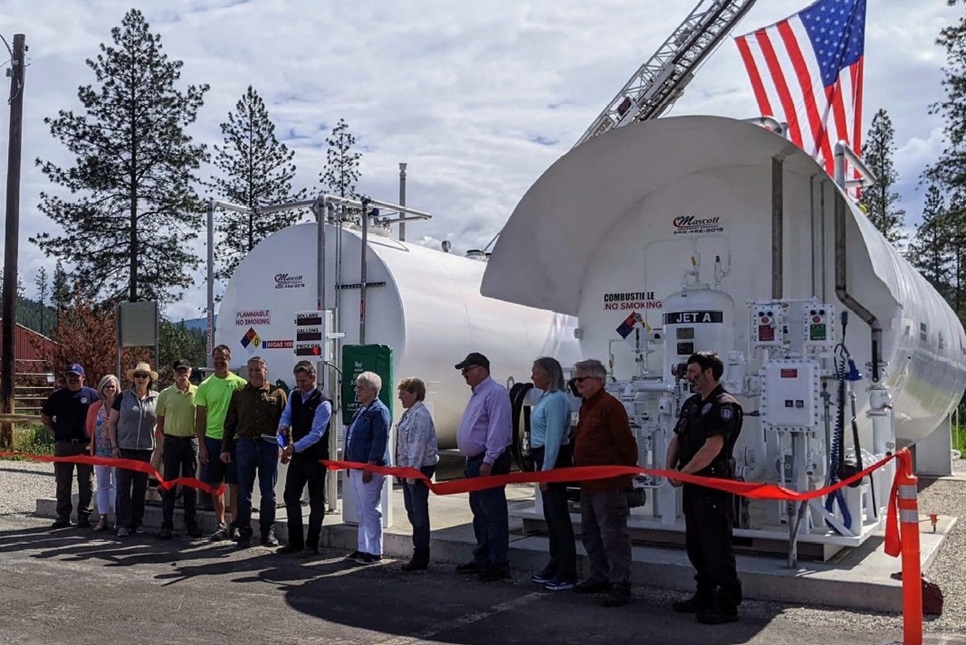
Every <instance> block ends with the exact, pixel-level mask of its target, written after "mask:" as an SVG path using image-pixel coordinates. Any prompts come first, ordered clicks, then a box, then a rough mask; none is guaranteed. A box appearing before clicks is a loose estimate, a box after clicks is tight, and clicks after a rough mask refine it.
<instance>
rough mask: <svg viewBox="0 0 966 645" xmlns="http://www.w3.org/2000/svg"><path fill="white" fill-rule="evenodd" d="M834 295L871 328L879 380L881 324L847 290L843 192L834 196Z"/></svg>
mask: <svg viewBox="0 0 966 645" xmlns="http://www.w3.org/2000/svg"><path fill="white" fill-rule="evenodd" d="M834 199H835V295H836V296H837V297H838V299H839V300H840V301H841V302H842V304H843V305H845V306H846V307H848V308H849V310H850V311H852V312H853V313H854V314H855V315H856V316H858V317H859V318H861V319H862V320H863V321H864V322H865V323H866V324H867V325H869V327H870V328H871V329H872V382H873V383H878V382H879V365H880V364H881V363H882V325H881V323H880V322H879V319H878V318H876V316H875V314H873V313H872V312H871V311H869V309H867V308H866V307H865V305H863V304H862V303H860V302H859V301H858V300H856V299H855V298H854V297H853V296H852V294H850V293H849V290H848V274H847V269H846V264H845V263H846V241H847V240H846V232H845V194H844V193H842V192H838V193H837V194H836V195H835V197H834ZM842 340H843V342H844V340H845V339H844V338H843V339H842Z"/></svg>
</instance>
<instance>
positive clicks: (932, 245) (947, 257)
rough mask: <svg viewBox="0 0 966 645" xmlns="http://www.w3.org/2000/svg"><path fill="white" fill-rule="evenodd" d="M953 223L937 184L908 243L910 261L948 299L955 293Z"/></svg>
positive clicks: (927, 197)
mask: <svg viewBox="0 0 966 645" xmlns="http://www.w3.org/2000/svg"><path fill="white" fill-rule="evenodd" d="M949 224H950V221H949V213H948V211H947V210H946V202H945V199H943V194H942V191H941V190H940V189H939V187H938V186H936V185H935V184H930V185H929V188H928V189H927V190H926V204H925V206H924V208H923V211H922V222H921V223H920V224H919V226H918V227H916V235H915V237H913V238H912V240H910V242H909V252H908V257H909V259H910V260H911V262H912V264H913V266H915V267H916V268H917V269H919V272H920V273H921V274H922V276H923V277H924V278H926V280H928V281H929V282H930V284H932V286H934V287H935V288H936V290H937V291H939V293H941V294H943V295H944V296H946V297H947V298H948V297H949V296H950V295H951V292H952V283H953V247H952V245H950V243H949V242H950V226H949Z"/></svg>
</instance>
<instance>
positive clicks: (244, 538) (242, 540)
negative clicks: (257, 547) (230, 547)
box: [235, 533, 252, 549]
mask: <svg viewBox="0 0 966 645" xmlns="http://www.w3.org/2000/svg"><path fill="white" fill-rule="evenodd" d="M235 542H236V543H237V544H238V548H239V549H248V548H250V547H251V546H252V534H251V533H242V534H241V535H240V536H239V537H238V539H237V540H235Z"/></svg>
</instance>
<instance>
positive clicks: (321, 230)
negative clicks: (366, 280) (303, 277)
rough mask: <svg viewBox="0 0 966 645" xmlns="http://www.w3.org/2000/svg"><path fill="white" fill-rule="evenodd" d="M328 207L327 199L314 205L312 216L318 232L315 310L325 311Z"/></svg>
mask: <svg viewBox="0 0 966 645" xmlns="http://www.w3.org/2000/svg"><path fill="white" fill-rule="evenodd" d="M327 206H328V203H327V202H326V199H325V197H322V198H321V199H319V200H316V201H315V202H313V203H312V214H313V215H315V222H316V226H318V229H317V230H316V236H315V237H316V246H315V251H316V256H315V258H316V262H315V263H316V265H317V266H316V268H315V281H316V285H315V308H316V309H317V310H320V311H321V310H323V309H325V308H326V307H325V209H326V207H327Z"/></svg>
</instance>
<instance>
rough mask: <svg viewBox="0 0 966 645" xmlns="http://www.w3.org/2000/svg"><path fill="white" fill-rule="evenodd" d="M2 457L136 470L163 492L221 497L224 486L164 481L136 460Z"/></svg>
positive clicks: (196, 481) (10, 454) (180, 479)
mask: <svg viewBox="0 0 966 645" xmlns="http://www.w3.org/2000/svg"><path fill="white" fill-rule="evenodd" d="M2 457H20V458H22V459H29V460H30V461H40V462H50V463H60V464H87V465H88V466H113V467H115V468H123V469H125V470H136V471H137V472H140V473H146V474H147V475H150V476H152V477H154V478H155V479H157V480H158V486H160V487H161V488H164V489H165V490H168V489H171V488H174V487H175V486H178V485H181V486H187V487H188V488H196V489H198V490H200V491H202V492H205V493H209V494H211V495H221V494H222V493H223V492H225V485H224V484H219V485H218V486H212V485H211V484H209V483H207V482H203V481H201V480H200V479H198V478H196V477H178V478H177V479H172V480H171V481H166V480H165V479H164V478H163V477H161V473H159V472H158V471H157V470H155V469H154V466H152V465H151V464H150V463H148V462H146V461H138V460H137V459H114V458H113V457H92V456H91V455H73V456H71V457H52V456H50V455H32V454H29V453H26V452H16V451H15V452H0V458H2Z"/></svg>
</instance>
